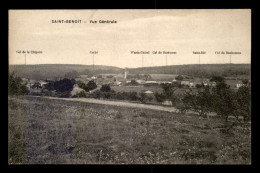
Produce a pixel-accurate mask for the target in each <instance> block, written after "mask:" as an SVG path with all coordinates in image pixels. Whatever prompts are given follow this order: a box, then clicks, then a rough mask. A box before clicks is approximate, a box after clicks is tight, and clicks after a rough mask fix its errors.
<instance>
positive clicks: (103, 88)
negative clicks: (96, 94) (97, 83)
mask: <svg viewBox="0 0 260 173" xmlns="http://www.w3.org/2000/svg"><path fill="white" fill-rule="evenodd" d="M100 91H102V92H110V91H111V88H110V86H109V85H108V84H105V85H102V87H101V88H100Z"/></svg>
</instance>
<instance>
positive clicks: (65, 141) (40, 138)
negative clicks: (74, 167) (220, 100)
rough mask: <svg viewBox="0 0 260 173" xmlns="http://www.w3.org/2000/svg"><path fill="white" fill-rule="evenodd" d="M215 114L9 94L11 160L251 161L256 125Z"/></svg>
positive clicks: (108, 162)
mask: <svg viewBox="0 0 260 173" xmlns="http://www.w3.org/2000/svg"><path fill="white" fill-rule="evenodd" d="M228 123H231V122H224V121H222V120H221V119H219V118H218V117H217V116H216V117H211V118H210V119H200V118H199V117H198V115H195V114H181V113H169V112H163V111H154V110H148V109H133V108H127V107H118V106H111V105H99V104H91V103H83V102H71V101H64V100H52V101H51V102H50V100H48V99H47V98H39V97H30V96H19V97H10V96H9V97H8V133H9V134H8V146H9V147H8V161H9V163H10V164H17V163H29V164H39V163H44V164H45V163H46V164H51V163H57V164H59V163H74V164H82V163H83V164H84V163H87V164H142V163H143V164H199V163H203V164H250V163H251V159H250V158H251V150H250V148H251V126H250V124H248V123H244V124H241V125H240V126H234V127H233V128H231V129H230V130H227V127H229V126H228Z"/></svg>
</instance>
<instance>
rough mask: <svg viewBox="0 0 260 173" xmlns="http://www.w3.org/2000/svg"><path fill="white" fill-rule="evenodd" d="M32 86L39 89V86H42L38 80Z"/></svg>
mask: <svg viewBox="0 0 260 173" xmlns="http://www.w3.org/2000/svg"><path fill="white" fill-rule="evenodd" d="M32 88H33V89H35V88H37V89H39V88H42V86H41V84H40V82H35V83H34V84H33V85H32Z"/></svg>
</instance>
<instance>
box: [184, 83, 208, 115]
mask: <svg viewBox="0 0 260 173" xmlns="http://www.w3.org/2000/svg"><path fill="white" fill-rule="evenodd" d="M211 99H212V94H211V92H210V88H209V87H202V88H200V89H198V90H197V92H196V93H194V92H192V90H189V91H188V92H186V93H185V94H184V97H183V99H182V102H183V105H181V106H180V107H179V109H180V111H181V112H183V111H188V110H191V111H194V112H197V113H199V115H200V116H202V117H205V116H206V115H207V113H208V112H210V111H211V107H212V106H211V103H212V102H211Z"/></svg>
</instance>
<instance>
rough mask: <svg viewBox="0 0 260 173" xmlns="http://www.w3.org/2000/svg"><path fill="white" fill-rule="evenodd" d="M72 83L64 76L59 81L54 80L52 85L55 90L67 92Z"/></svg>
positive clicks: (70, 88) (71, 87)
mask: <svg viewBox="0 0 260 173" xmlns="http://www.w3.org/2000/svg"><path fill="white" fill-rule="evenodd" d="M73 85H74V84H73V82H72V81H71V80H69V79H66V78H65V79H62V80H60V81H55V82H54V85H53V86H54V89H55V90H56V91H57V92H67V91H71V90H72V89H73Z"/></svg>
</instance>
